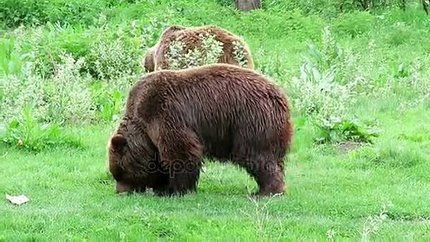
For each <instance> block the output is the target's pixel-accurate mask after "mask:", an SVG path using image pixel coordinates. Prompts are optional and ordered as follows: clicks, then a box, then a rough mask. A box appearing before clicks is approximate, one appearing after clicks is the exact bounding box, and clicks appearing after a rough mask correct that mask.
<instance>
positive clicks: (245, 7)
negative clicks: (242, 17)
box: [235, 0, 261, 11]
mask: <svg viewBox="0 0 430 242" xmlns="http://www.w3.org/2000/svg"><path fill="white" fill-rule="evenodd" d="M235 3H236V8H237V9H239V10H242V11H249V10H254V9H257V8H261V1H260V0H235Z"/></svg>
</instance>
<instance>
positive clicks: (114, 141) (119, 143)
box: [110, 134, 127, 151]
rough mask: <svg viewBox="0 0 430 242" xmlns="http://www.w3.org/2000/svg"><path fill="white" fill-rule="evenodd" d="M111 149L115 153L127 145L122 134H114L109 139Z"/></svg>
mask: <svg viewBox="0 0 430 242" xmlns="http://www.w3.org/2000/svg"><path fill="white" fill-rule="evenodd" d="M110 143H111V147H112V149H113V150H115V151H122V149H123V148H124V146H125V145H126V144H127V139H126V138H125V137H124V135H122V134H115V135H114V136H112V138H111V139H110Z"/></svg>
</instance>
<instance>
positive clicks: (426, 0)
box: [422, 0, 430, 15]
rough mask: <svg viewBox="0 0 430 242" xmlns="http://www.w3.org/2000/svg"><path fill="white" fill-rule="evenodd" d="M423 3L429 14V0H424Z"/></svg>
mask: <svg viewBox="0 0 430 242" xmlns="http://www.w3.org/2000/svg"><path fill="white" fill-rule="evenodd" d="M422 3H423V9H424V11H425V12H426V14H427V15H428V14H429V5H430V3H429V0H422Z"/></svg>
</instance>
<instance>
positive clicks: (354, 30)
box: [334, 11, 376, 38]
mask: <svg viewBox="0 0 430 242" xmlns="http://www.w3.org/2000/svg"><path fill="white" fill-rule="evenodd" d="M375 20H376V17H375V16H374V15H372V14H370V13H369V12H358V11H354V12H351V13H345V14H343V15H341V16H339V17H338V18H337V19H336V20H335V23H334V29H335V30H336V31H337V32H339V33H341V34H342V35H349V36H351V37H353V38H354V37H356V36H358V35H361V34H365V33H368V32H370V30H371V29H372V28H373V26H374V25H375V23H376V21H375Z"/></svg>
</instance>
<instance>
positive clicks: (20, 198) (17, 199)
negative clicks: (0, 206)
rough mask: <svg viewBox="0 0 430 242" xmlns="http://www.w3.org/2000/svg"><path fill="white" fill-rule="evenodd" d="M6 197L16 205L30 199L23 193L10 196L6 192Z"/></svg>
mask: <svg viewBox="0 0 430 242" xmlns="http://www.w3.org/2000/svg"><path fill="white" fill-rule="evenodd" d="M6 199H7V200H9V202H11V203H12V204H16V205H21V204H24V203H26V202H28V201H30V199H28V197H26V196H25V195H19V196H10V195H8V194H6Z"/></svg>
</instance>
